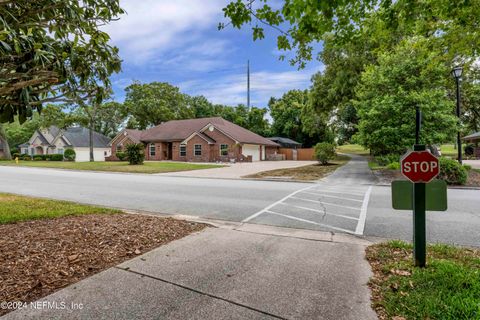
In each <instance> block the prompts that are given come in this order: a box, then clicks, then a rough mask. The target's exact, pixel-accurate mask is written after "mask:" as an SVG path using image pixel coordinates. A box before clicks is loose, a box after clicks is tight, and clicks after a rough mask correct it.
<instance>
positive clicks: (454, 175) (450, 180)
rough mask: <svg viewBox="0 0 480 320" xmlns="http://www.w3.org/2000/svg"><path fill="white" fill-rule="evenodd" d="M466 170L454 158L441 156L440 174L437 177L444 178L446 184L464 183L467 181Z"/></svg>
mask: <svg viewBox="0 0 480 320" xmlns="http://www.w3.org/2000/svg"><path fill="white" fill-rule="evenodd" d="M467 176H468V172H467V169H466V168H465V167H463V166H462V165H461V164H460V163H458V162H457V161H456V160H452V159H449V158H445V157H441V158H440V174H439V175H438V179H442V180H445V182H447V184H465V183H466V182H467Z"/></svg>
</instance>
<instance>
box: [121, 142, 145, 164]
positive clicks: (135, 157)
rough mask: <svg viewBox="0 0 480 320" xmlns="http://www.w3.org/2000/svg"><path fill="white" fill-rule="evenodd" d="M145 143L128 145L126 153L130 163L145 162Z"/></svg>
mask: <svg viewBox="0 0 480 320" xmlns="http://www.w3.org/2000/svg"><path fill="white" fill-rule="evenodd" d="M144 149H145V148H144V146H143V143H130V144H127V146H126V152H125V153H126V154H127V157H128V161H129V162H130V164H143V161H144V160H145V152H144Z"/></svg>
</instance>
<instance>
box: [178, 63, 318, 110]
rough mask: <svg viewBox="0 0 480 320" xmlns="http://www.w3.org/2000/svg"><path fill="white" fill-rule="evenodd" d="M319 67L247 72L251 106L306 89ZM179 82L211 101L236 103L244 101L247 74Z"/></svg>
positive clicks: (187, 90)
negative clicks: (292, 91) (294, 90)
mask: <svg viewBox="0 0 480 320" xmlns="http://www.w3.org/2000/svg"><path fill="white" fill-rule="evenodd" d="M320 70H321V69H309V70H301V71H297V70H292V71H284V72H269V71H259V72H252V73H251V74H250V94H251V105H255V106H258V107H265V104H266V101H268V99H269V98H270V97H280V96H281V95H283V94H284V93H285V92H287V91H288V90H292V89H305V88H308V87H309V86H310V79H311V77H312V75H313V74H314V73H315V72H318V71H320ZM178 85H179V87H180V90H182V91H183V92H188V93H190V94H199V95H204V96H205V97H207V98H208V99H209V100H210V101H212V102H213V103H218V104H227V105H236V104H239V103H243V104H246V100H247V76H246V74H245V73H243V74H235V75H227V76H224V77H220V78H216V79H214V80H211V81H200V80H193V81H185V82H182V83H179V84H178Z"/></svg>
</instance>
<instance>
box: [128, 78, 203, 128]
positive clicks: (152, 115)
mask: <svg viewBox="0 0 480 320" xmlns="http://www.w3.org/2000/svg"><path fill="white" fill-rule="evenodd" d="M125 91H126V93H127V95H126V98H125V102H124V106H125V110H126V113H127V114H128V115H130V116H133V117H134V118H135V120H136V121H137V123H138V127H137V129H145V128H147V127H149V126H156V125H159V124H160V123H162V122H165V121H169V120H177V119H187V118H192V117H193V116H194V112H193V110H192V109H191V108H189V107H188V104H187V101H186V98H185V95H183V94H182V93H181V92H180V90H179V89H178V88H177V87H175V86H172V85H170V84H168V83H166V82H152V83H144V84H142V83H139V82H136V83H134V84H131V85H130V86H128V87H127V88H126V89H125Z"/></svg>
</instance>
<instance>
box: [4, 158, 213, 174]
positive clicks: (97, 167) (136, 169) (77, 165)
mask: <svg viewBox="0 0 480 320" xmlns="http://www.w3.org/2000/svg"><path fill="white" fill-rule="evenodd" d="M0 165H3V166H17V164H16V163H15V161H0ZM18 166H23V167H38V168H55V169H71V170H92V171H112V172H131V173H163V172H178V171H188V170H199V169H210V168H220V167H222V166H221V165H213V164H193V163H188V162H148V161H147V162H145V163H144V164H143V165H129V164H128V162H126V161H112V162H110V161H109V162H62V161H58V162H57V161H23V160H21V161H20V162H19V164H18Z"/></svg>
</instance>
